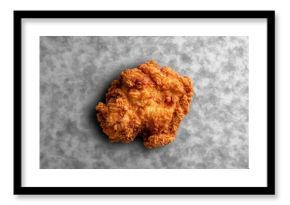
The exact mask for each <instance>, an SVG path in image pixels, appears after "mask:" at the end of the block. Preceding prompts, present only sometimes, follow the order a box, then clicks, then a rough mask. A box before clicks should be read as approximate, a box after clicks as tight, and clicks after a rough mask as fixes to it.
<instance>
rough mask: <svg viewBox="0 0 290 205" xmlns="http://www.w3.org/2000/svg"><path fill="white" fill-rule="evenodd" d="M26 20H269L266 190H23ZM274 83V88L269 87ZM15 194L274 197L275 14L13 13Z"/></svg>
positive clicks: (199, 12)
mask: <svg viewBox="0 0 290 205" xmlns="http://www.w3.org/2000/svg"><path fill="white" fill-rule="evenodd" d="M27 18H38V19H39V18H41V19H45V18H213V19H214V18H221V19H229V18H231V19H257V18H258V19H266V20H267V186H266V187H23V186H22V183H21V181H22V177H21V175H22V171H21V166H22V161H21V143H22V139H21V136H22V135H21V130H22V129H21V128H22V122H21V106H22V104H21V102H22V101H21V99H22V93H21V85H22V84H21V76H22V73H21V72H22V70H21V62H22V61H21V60H22V59H21V55H22V54H21V43H22V42H21V36H22V35H21V24H22V19H27ZM270 83H271V84H270ZM14 194H16V195H31V194H33V195H39V194H41V195H47V194H53V195H64V194H65V195H76V194H77V195H88V194H90V195H92V194H94V195H110V194H114V195H121V194H122V195H123V194H130V195H145V194H146V195H194V194H197V195H204V194H211V195H220V194H226V195H233V194H234V195H242V194H243V195H273V194H275V11H14Z"/></svg>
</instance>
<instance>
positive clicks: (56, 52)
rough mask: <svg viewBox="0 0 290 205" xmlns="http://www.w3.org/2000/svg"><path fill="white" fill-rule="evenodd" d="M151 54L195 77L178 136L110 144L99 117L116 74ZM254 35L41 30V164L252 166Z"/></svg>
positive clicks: (75, 166)
mask: <svg viewBox="0 0 290 205" xmlns="http://www.w3.org/2000/svg"><path fill="white" fill-rule="evenodd" d="M149 59H155V60H157V61H158V62H159V63H160V64H161V65H168V66H171V67H172V68H174V69H175V70H176V71H178V72H179V73H181V74H183V75H187V76H190V77H191V78H192V79H193V81H194V83H195V91H196V96H195V97H194V99H193V103H192V105H191V109H190V113H189V114H188V115H187V116H186V118H185V119H184V120H183V122H182V124H181V126H180V128H179V131H178V135H177V139H176V141H175V142H174V143H172V144H170V145H168V146H165V147H163V148H158V149H154V150H146V149H145V148H144V147H143V144H142V141H141V140H136V141H135V142H133V143H131V144H121V143H116V144H110V143H109V142H108V140H107V138H106V136H105V135H104V134H103V133H102V130H101V129H100V127H99V126H98V124H97V123H96V121H95V105H96V103H97V102H99V101H100V100H102V101H104V95H105V92H106V90H107V88H108V86H109V85H110V83H111V81H112V80H113V79H114V78H116V77H117V76H118V75H119V74H120V72H121V71H122V70H123V69H126V68H128V67H134V66H136V65H139V64H140V63H143V62H145V61H147V60H149ZM248 103H249V102H248V37H40V113H41V114H40V168H45V169H46V168H52V169H55V168H58V169H65V168H68V169H79V168H81V169H91V168H94V169H99V168H178V169H179V168H193V169H194V168H203V169H212V168H248Z"/></svg>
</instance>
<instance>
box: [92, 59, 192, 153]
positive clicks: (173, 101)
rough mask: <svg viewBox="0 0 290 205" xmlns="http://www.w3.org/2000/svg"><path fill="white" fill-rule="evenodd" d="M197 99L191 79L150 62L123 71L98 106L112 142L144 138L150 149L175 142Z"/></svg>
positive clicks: (106, 132)
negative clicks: (194, 96) (194, 100)
mask: <svg viewBox="0 0 290 205" xmlns="http://www.w3.org/2000/svg"><path fill="white" fill-rule="evenodd" d="M193 95H194V90H193V83H192V81H191V79H190V78H189V77H183V76H180V75H179V74H178V73H176V72H175V71H174V70H172V69H171V68H170V67H160V66H159V65H158V64H157V63H156V62H155V61H148V62H146V63H144V64H141V65H139V66H138V67H137V68H131V69H127V70H125V71H123V72H122V73H121V75H120V77H119V78H118V79H117V80H114V81H113V82H112V84H111V87H110V88H109V90H108V92H107V94H106V104H104V103H102V102H100V103H98V105H97V106H96V110H97V119H98V121H99V122H100V124H101V127H102V128H103V131H104V133H105V134H106V135H108V138H109V140H110V141H111V142H118V141H120V142H124V143H129V142H131V141H133V140H134V139H135V138H136V137H137V136H143V138H144V146H145V147H147V148H155V147H161V146H164V145H166V144H169V143H171V142H172V141H174V139H175V136H176V132H177V129H178V126H179V124H180V122H181V121H182V119H183V117H184V116H185V115H186V114H187V113H188V111H189V105H190V103H191V101H192V96H193Z"/></svg>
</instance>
